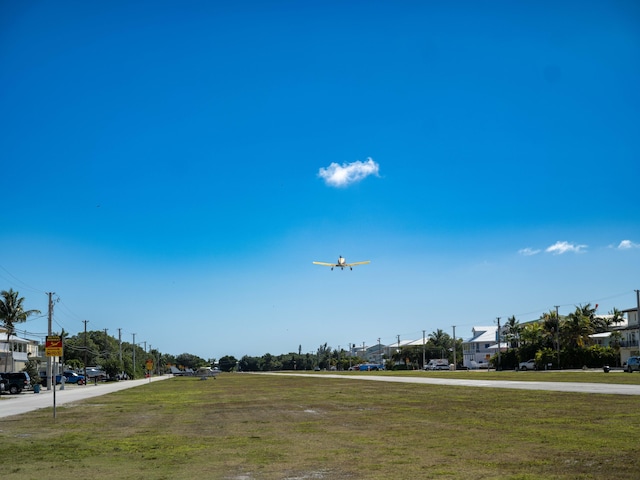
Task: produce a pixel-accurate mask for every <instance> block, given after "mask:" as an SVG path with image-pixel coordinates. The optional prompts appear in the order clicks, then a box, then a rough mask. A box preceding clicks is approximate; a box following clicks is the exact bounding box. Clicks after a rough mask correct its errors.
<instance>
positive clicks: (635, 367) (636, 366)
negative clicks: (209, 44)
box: [625, 357, 640, 373]
mask: <svg viewBox="0 0 640 480" xmlns="http://www.w3.org/2000/svg"><path fill="white" fill-rule="evenodd" d="M634 371H636V372H640V357H629V360H627V367H626V368H625V372H629V373H632V372H634Z"/></svg>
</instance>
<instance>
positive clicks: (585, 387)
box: [273, 372, 640, 395]
mask: <svg viewBox="0 0 640 480" xmlns="http://www.w3.org/2000/svg"><path fill="white" fill-rule="evenodd" d="M532 373H533V372H532ZM533 374H534V375H535V373H533ZM273 375H294V376H305V377H314V378H341V379H343V380H361V381H373V382H397V383H422V384H431V385H453V386H458V387H485V388H512V389H516V390H547V391H551V392H574V393H600V394H607V395H640V385H620V384H607V383H575V382H536V381H527V382H520V381H507V380H465V379H453V378H433V377H429V378H421V377H386V376H380V375H375V374H374V375H371V374H370V373H363V374H362V375H332V374H323V375H314V374H304V373H274V374H273ZM525 375H526V374H525ZM603 375H605V374H604V373H603ZM607 375H617V374H614V373H610V374H607ZM620 375H622V373H620ZM627 375H628V374H627Z"/></svg>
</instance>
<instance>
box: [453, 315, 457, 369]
mask: <svg viewBox="0 0 640 480" xmlns="http://www.w3.org/2000/svg"><path fill="white" fill-rule="evenodd" d="M456 365H458V364H457V363H456V326H455V325H454V326H453V369H454V370H455V369H456Z"/></svg>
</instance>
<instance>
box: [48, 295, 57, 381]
mask: <svg viewBox="0 0 640 480" xmlns="http://www.w3.org/2000/svg"><path fill="white" fill-rule="evenodd" d="M47 295H49V316H48V330H47V335H51V334H52V333H51V323H52V321H53V300H52V299H51V296H52V295H53V292H48V293H47ZM52 376H53V371H52V365H51V357H50V356H48V355H47V390H51V384H52V383H53V382H52V381H51V377H52ZM53 385H55V383H53ZM54 388H55V387H54Z"/></svg>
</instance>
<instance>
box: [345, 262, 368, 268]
mask: <svg viewBox="0 0 640 480" xmlns="http://www.w3.org/2000/svg"><path fill="white" fill-rule="evenodd" d="M367 263H371V260H367V261H366V262H353V263H345V267H355V266H356V265H366V264H367Z"/></svg>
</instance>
